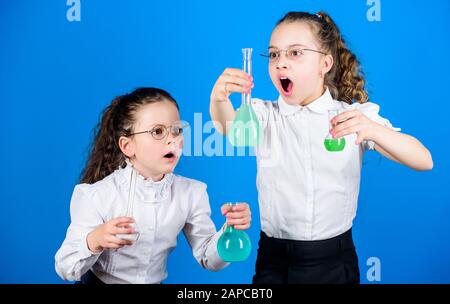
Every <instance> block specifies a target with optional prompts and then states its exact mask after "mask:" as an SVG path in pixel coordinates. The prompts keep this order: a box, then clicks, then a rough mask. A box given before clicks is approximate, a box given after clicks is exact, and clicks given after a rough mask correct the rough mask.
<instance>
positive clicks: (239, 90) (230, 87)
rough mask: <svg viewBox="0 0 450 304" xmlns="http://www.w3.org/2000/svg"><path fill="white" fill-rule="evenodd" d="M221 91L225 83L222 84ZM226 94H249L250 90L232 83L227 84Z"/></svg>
mask: <svg viewBox="0 0 450 304" xmlns="http://www.w3.org/2000/svg"><path fill="white" fill-rule="evenodd" d="M223 89H224V90H225V83H224V84H223ZM226 89H227V93H232V92H234V93H249V92H250V89H249V88H247V87H243V86H240V85H237V84H234V83H227V88H226Z"/></svg>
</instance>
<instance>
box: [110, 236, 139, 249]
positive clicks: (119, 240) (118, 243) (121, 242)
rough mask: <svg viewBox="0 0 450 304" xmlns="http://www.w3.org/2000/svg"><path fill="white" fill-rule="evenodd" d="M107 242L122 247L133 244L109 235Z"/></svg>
mask: <svg viewBox="0 0 450 304" xmlns="http://www.w3.org/2000/svg"><path fill="white" fill-rule="evenodd" d="M107 241H108V243H113V244H117V245H122V246H125V245H132V244H133V241H130V240H123V239H121V238H118V237H117V236H114V235H110V236H109V237H108V238H107Z"/></svg>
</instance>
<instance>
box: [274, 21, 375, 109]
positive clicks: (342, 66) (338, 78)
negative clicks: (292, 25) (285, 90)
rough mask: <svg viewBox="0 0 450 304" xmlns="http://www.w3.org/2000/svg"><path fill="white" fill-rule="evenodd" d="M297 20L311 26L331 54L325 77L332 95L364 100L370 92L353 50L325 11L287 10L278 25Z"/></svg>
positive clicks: (341, 98)
mask: <svg viewBox="0 0 450 304" xmlns="http://www.w3.org/2000/svg"><path fill="white" fill-rule="evenodd" d="M296 21H301V22H306V23H307V24H308V25H309V26H310V27H311V29H312V30H313V34H314V35H315V37H316V38H317V40H318V42H319V43H320V45H321V48H322V51H324V52H326V53H327V54H330V55H331V56H332V57H333V60H334V64H333V67H332V68H331V70H330V71H329V72H328V73H327V74H326V75H325V80H324V84H325V85H326V86H327V87H328V89H329V90H330V93H331V95H332V96H333V98H334V99H336V100H341V101H344V102H346V103H348V104H352V103H353V102H357V103H364V102H366V101H367V100H368V99H369V95H368V93H367V91H366V89H365V79H364V74H363V72H362V71H361V66H360V63H359V61H358V59H357V58H356V56H355V54H353V53H352V52H351V51H350V50H349V49H348V48H347V46H346V44H345V40H344V38H343V37H342V35H341V32H340V31H339V28H338V27H337V25H336V23H335V22H334V21H333V19H331V17H330V16H329V15H328V14H326V13H325V12H318V13H317V14H310V13H307V12H289V13H287V14H286V15H285V16H284V17H283V18H281V20H280V21H278V23H277V26H278V25H280V24H282V23H287V22H296Z"/></svg>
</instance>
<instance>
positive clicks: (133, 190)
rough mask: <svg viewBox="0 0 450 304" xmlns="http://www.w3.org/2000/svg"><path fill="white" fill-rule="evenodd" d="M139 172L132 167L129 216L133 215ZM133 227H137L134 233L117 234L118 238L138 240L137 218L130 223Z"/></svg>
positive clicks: (127, 213) (128, 205) (128, 202)
mask: <svg viewBox="0 0 450 304" xmlns="http://www.w3.org/2000/svg"><path fill="white" fill-rule="evenodd" d="M137 175H138V172H137V171H136V169H134V168H131V178H130V188H129V189H130V190H129V192H128V201H127V211H126V214H125V216H127V217H132V218H134V217H133V207H134V198H135V196H136V180H137ZM130 226H131V227H133V228H134V229H135V232H134V233H130V234H121V233H120V234H116V236H117V237H118V238H121V239H123V240H129V241H137V240H138V238H139V231H138V227H137V224H136V220H135V222H134V223H133V224H130Z"/></svg>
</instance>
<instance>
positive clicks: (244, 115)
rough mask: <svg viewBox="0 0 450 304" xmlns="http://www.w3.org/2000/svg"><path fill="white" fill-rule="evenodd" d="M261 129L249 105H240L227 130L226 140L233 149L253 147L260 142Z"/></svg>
mask: <svg viewBox="0 0 450 304" xmlns="http://www.w3.org/2000/svg"><path fill="white" fill-rule="evenodd" d="M261 135H262V133H261V127H260V125H259V121H258V118H257V117H256V113H255V111H254V110H253V108H252V106H251V105H250V104H242V105H241V107H240V108H239V110H238V112H237V113H236V117H235V118H234V121H233V124H232V125H231V127H230V129H229V130H228V139H229V140H230V143H231V144H232V145H233V146H235V147H255V146H257V145H258V144H259V143H260V142H261Z"/></svg>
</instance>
